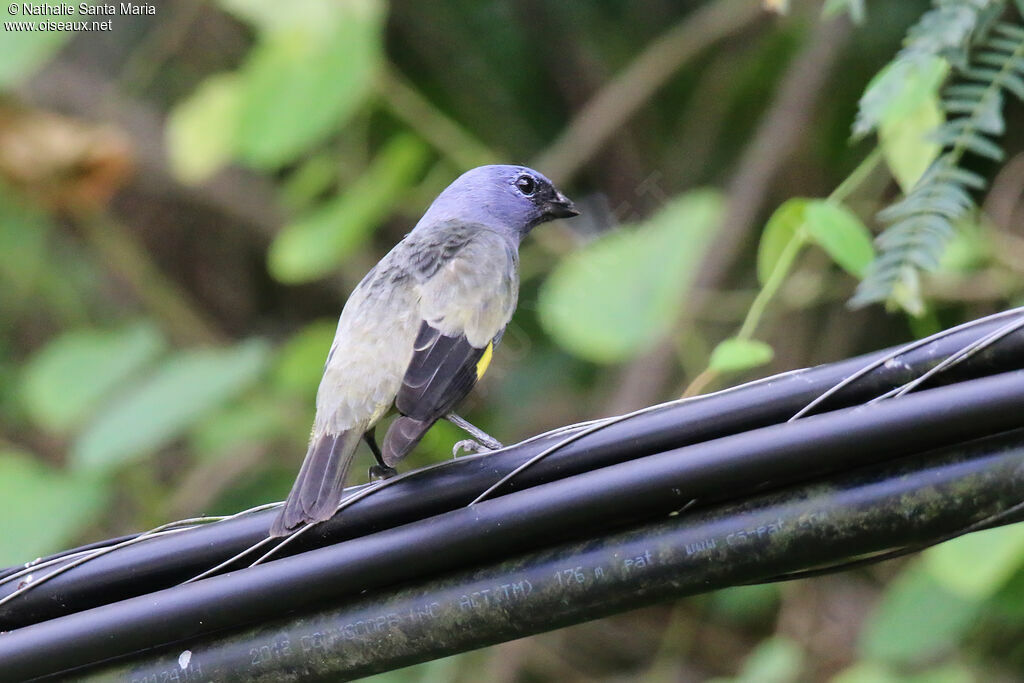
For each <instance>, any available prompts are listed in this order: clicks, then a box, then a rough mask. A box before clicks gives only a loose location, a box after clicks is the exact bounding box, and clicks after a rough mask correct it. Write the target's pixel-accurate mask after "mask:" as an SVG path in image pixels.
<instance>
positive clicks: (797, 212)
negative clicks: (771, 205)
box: [757, 197, 810, 286]
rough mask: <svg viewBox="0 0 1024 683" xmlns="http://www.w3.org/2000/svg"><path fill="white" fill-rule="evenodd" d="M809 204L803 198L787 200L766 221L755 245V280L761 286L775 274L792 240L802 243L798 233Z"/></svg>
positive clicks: (801, 237)
mask: <svg viewBox="0 0 1024 683" xmlns="http://www.w3.org/2000/svg"><path fill="white" fill-rule="evenodd" d="M809 202H810V200H809V199H804V198H803V197H796V198H794V199H788V200H786V202H784V203H783V204H782V205H781V206H779V208H777V209H775V212H774V213H772V216H771V218H769V219H768V223H767V224H766V225H765V227H764V231H763V232H762V233H761V240H760V242H758V244H757V279H758V280H759V281H760V283H761V285H762V286H763V285H765V284H766V283H767V282H768V279H769V278H770V277H771V276H772V273H774V272H775V269H776V268H777V267H778V265H779V260H780V259H781V258H782V255H783V253H785V251H786V250H787V249H791V248H792V247H790V244H791V243H792V242H793V241H794V240H796V241H799V242H800V243H802V242H803V239H804V237H803V236H802V235H800V234H799V231H800V229H801V227H802V226H803V224H804V213H805V212H806V210H807V204H808V203H809Z"/></svg>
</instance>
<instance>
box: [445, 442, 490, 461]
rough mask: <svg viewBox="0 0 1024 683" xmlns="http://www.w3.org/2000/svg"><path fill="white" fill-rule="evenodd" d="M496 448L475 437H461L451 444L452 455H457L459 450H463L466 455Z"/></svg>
mask: <svg viewBox="0 0 1024 683" xmlns="http://www.w3.org/2000/svg"><path fill="white" fill-rule="evenodd" d="M499 447H500V446H499ZM496 450H498V449H497V448H491V447H490V446H489V445H485V444H482V443H480V442H479V441H477V440H475V439H463V440H462V441H459V442H458V443H456V444H455V445H454V446H452V457H453V458H457V457H459V455H460V451H465V454H466V455H475V454H477V453H490V452H492V451H496Z"/></svg>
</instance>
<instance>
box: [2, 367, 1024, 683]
mask: <svg viewBox="0 0 1024 683" xmlns="http://www.w3.org/2000/svg"><path fill="white" fill-rule="evenodd" d="M1022 415H1024V371H1015V372H1009V373H1003V374H1000V375H996V376H993V377H987V378H982V379H977V380H971V381H968V382H961V383H959V384H957V385H955V386H950V387H940V388H936V389H931V390H928V391H923V392H921V393H919V394H912V395H909V396H906V397H904V398H901V399H900V400H898V401H892V402H890V403H887V404H883V405H877V406H861V407H857V408H850V409H844V410H840V411H835V412H832V413H828V414H824V415H818V416H815V417H811V418H807V419H803V420H799V421H797V422H794V423H790V424H780V425H773V426H769V427H765V428H762V429H758V430H753V431H749V432H743V433H740V434H735V435H732V436H728V437H724V438H721V439H716V440H713V441H709V442H705V443H701V444H695V445H693V446H689V447H684V448H680V449H674V450H671V451H666V452H663V453H658V454H655V455H649V456H646V457H644V458H639V459H636V460H631V461H628V462H624V463H619V464H616V465H610V466H608V467H603V468H600V469H597V470H593V471H590V472H584V473H582V474H578V475H575V476H571V477H566V478H564V479H560V480H557V481H553V482H550V483H547V484H542V485H539V486H535V487H533V488H530V489H526V490H523V491H518V492H515V493H513V494H509V495H505V496H502V497H499V498H496V499H493V500H487V501H484V502H483V503H480V504H478V505H474V506H471V507H464V508H459V509H456V510H452V511H450V512H447V513H444V514H442V515H438V516H435V517H431V518H427V519H423V520H420V521H417V522H413V523H410V524H406V525H403V526H399V527H395V528H390V529H385V530H383V531H380V532H377V533H373V534H370V535H367V536H363V537H360V538H355V539H352V540H349V541H348V542H346V543H342V544H336V545H332V546H328V547H325V548H319V549H315V550H310V551H307V552H305V553H302V554H301V556H293V557H287V558H284V559H280V560H275V561H273V562H269V563H267V564H264V565H260V566H257V567H254V568H250V569H245V570H242V571H236V572H232V573H229V574H226V575H222V576H215V577H212V578H209V579H205V580H203V581H199V582H196V583H192V584H188V585H184V586H177V587H174V588H169V589H165V590H162V591H157V592H154V593H150V594H147V595H145V596H140V597H135V598H130V599H127V600H123V601H121V602H117V603H114V604H108V605H103V606H100V607H96V608H94V609H91V610H87V611H85V612H81V613H78V614H71V615H69V616H65V617H61V618H57V619H53V620H50V621H45V622H42V623H38V624H34V625H31V626H25V627H23V628H19V629H16V630H13V631H11V632H9V633H7V634H5V635H4V636H3V637H0V671H16V672H19V675H20V676H21V677H29V676H36V675H41V674H42V673H45V672H49V671H54V670H60V669H66V668H73V667H77V666H83V665H86V664H89V663H94V662H97V661H101V660H104V659H107V658H110V657H117V656H122V655H126V654H129V653H132V652H138V651H142V650H145V649H148V648H150V647H153V646H154V645H157V644H161V643H170V642H175V641H178V640H181V639H183V638H194V637H200V636H203V635H204V634H209V633H211V632H213V631H217V630H220V629H231V628H238V627H240V626H243V625H245V624H251V623H256V622H260V621H264V620H267V619H270V618H274V617H276V616H279V615H281V614H283V613H287V612H290V611H295V610H303V609H310V608H313V607H315V606H317V605H320V604H323V603H324V602H325V601H331V600H340V599H343V598H346V597H348V598H351V597H355V596H358V595H359V594H360V593H361V592H363V591H367V590H373V589H377V588H381V587H385V586H389V585H394V584H397V583H400V582H403V581H410V580H414V579H418V578H422V577H424V576H429V575H435V574H439V573H442V572H446V571H453V570H456V569H459V568H463V567H467V566H473V565H475V564H478V563H481V562H492V561H495V560H499V559H502V558H505V557H508V556H509V555H511V554H512V553H517V552H525V551H529V550H532V549H536V548H537V547H539V546H544V545H548V544H550V543H552V542H554V541H556V540H558V539H566V538H572V537H580V536H581V535H584V534H592V533H596V532H600V533H607V532H608V531H609V530H610V529H613V528H615V527H617V526H621V525H624V524H629V523H636V522H638V521H641V520H643V519H650V518H651V517H655V516H660V515H664V514H666V513H668V512H670V511H672V510H678V509H680V508H682V507H683V506H684V505H686V504H687V502H688V501H690V500H691V499H694V498H698V499H708V498H714V497H719V498H722V497H737V496H738V495H739V494H740V492H746V493H749V492H750V490H751V489H753V488H758V487H766V486H769V485H775V486H778V485H780V484H782V483H788V482H794V481H805V480H808V479H812V478H814V477H817V476H820V475H822V474H823V473H825V472H843V471H849V470H851V469H852V468H855V467H860V466H863V465H867V464H870V463H877V462H880V461H884V460H887V459H893V458H896V457H901V456H905V455H908V454H911V453H915V452H921V451H924V450H926V449H930V448H936V447H939V446H942V445H947V444H950V443H956V442H960V441H963V440H965V439H969V438H974V437H980V436H985V435H990V434H994V433H999V432H1001V431H1006V430H1009V429H1012V428H1016V427H1020V426H1022V423H1024V418H1022ZM370 499H372V497H371V498H368V499H367V500H370ZM355 509H357V508H355V507H354V508H352V510H355ZM187 533H190V532H182V533H181V534H178V535H185V534H187ZM775 573H778V572H775Z"/></svg>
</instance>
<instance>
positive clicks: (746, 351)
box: [708, 337, 775, 372]
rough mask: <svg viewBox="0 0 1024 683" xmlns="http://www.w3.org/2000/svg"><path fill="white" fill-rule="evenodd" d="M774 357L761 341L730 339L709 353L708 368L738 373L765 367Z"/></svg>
mask: <svg viewBox="0 0 1024 683" xmlns="http://www.w3.org/2000/svg"><path fill="white" fill-rule="evenodd" d="M774 355H775V352H774V351H772V347H770V346H769V345H768V344H765V343H764V342H762V341H757V340H756V339H739V338H737V337H730V338H729V339H724V340H722V341H721V342H719V343H718V346H716V347H715V350H714V351H712V352H711V360H710V361H708V367H709V368H710V369H712V370H714V371H716V372H740V371H742V370H750V369H752V368H756V367H758V366H761V365H766V364H768V363H770V362H771V360H772V357H773V356H774Z"/></svg>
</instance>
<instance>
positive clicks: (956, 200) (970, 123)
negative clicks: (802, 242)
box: [850, 0, 1024, 315]
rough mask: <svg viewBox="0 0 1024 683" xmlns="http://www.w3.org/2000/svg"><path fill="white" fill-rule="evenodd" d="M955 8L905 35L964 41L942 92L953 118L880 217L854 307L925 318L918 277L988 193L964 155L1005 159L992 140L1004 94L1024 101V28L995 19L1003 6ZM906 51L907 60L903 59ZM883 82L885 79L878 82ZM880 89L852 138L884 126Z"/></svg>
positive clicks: (914, 53) (931, 15)
mask: <svg viewBox="0 0 1024 683" xmlns="http://www.w3.org/2000/svg"><path fill="white" fill-rule="evenodd" d="M1018 4H1024V3H1020V2H1018ZM953 5H954V4H953V3H949V2H941V3H940V7H938V8H936V9H935V10H932V11H931V12H928V13H927V14H926V15H925V17H924V18H922V20H921V22H919V24H918V25H917V26H915V27H914V28H913V29H911V32H910V34H909V37H908V41H911V43H910V45H912V46H913V45H921V44H923V45H927V46H930V47H931V48H934V47H935V46H936V45H940V44H944V45H946V47H947V48H952V47H954V46H955V43H960V44H962V45H961V47H962V48H963V50H965V51H966V52H957V51H954V52H948V53H947V55H948V58H949V59H950V62H951V64H952V66H953V68H954V73H955V78H954V80H953V82H952V83H951V84H950V85H948V86H946V87H945V88H944V89H943V90H942V95H943V99H942V101H941V109H942V110H943V111H944V112H945V114H946V115H947V116H950V115H951V116H952V118H950V120H948V121H946V122H945V123H942V124H941V125H940V126H939V127H938V129H937V130H936V131H934V132H933V134H932V136H931V137H932V139H933V140H934V141H935V142H936V143H937V144H938V145H939V146H940V148H941V150H942V151H941V153H940V154H939V156H938V158H937V159H935V160H934V162H932V164H931V166H930V167H929V168H928V170H927V171H926V172H925V173H924V174H923V175H922V176H921V177H920V179H919V180H917V182H916V183H914V184H913V186H912V188H911V189H910V191H909V192H908V193H907V195H906V197H905V198H903V199H902V200H900V201H898V202H896V203H895V204H893V205H891V206H889V207H888V208H886V209H885V210H883V211H881V212H880V213H879V214H878V218H879V220H880V221H882V222H883V223H885V224H887V225H888V227H887V228H886V230H885V231H884V232H883V233H882V235H881V236H880V237H879V238H878V241H877V244H878V247H879V255H878V257H877V258H876V259H875V261H874V262H873V263H872V264H871V267H870V268H869V270H868V273H867V275H866V277H865V278H864V280H863V281H862V282H861V283H860V285H859V286H858V288H857V292H856V294H855V295H854V297H853V298H852V299H851V301H850V305H851V306H854V307H858V306H864V305H867V304H871V303H876V302H883V301H884V302H887V303H888V304H889V305H890V306H897V307H900V308H903V309H904V310H906V311H908V312H909V313H911V314H914V315H920V314H921V313H923V311H924V304H923V301H922V299H921V292H920V289H921V288H920V274H921V273H922V272H929V271H933V270H935V269H937V268H938V266H939V260H940V258H941V256H942V254H943V251H944V250H945V247H946V245H947V244H948V243H949V241H950V240H951V239H952V237H953V236H954V234H955V224H956V222H957V221H958V220H960V219H962V218H963V217H964V216H966V215H967V214H968V213H970V212H971V211H972V210H973V209H974V208H975V203H974V199H973V198H972V196H971V191H972V190H982V189H984V187H985V179H984V178H982V177H981V176H980V175H978V174H977V173H975V172H973V171H969V170H967V169H965V168H962V167H961V165H960V164H961V162H962V161H963V158H964V155H965V154H966V153H967V152H970V153H972V154H975V155H978V156H981V157H984V158H987V159H991V160H993V161H997V162H998V161H1002V159H1003V151H1002V149H1001V148H1000V147H999V145H998V144H997V143H996V142H995V141H994V140H993V139H992V138H994V137H998V136H1000V135H1002V133H1003V132H1004V130H1005V121H1004V118H1003V100H1004V98H1003V92H1004V91H1007V92H1009V93H1012V94H1014V95H1016V96H1017V97H1018V98H1019V99H1021V100H1024V28H1022V27H1020V26H1018V25H1016V24H1012V23H1009V22H1007V21H1001V22H998V23H996V22H993V21H992V20H991V16H990V15H992V12H993V11H994V10H1001V9H1002V8H1003V5H1002V3H991V2H989V3H983V2H981V1H980V0H972V2H969V3H958V4H956V6H953ZM944 31H945V33H944ZM933 34H935V35H938V36H940V37H941V36H943V35H946V36H948V35H952V34H955V35H956V36H957V37H958V40H957V41H949V40H947V41H946V42H945V43H941V42H940V41H938V40H936V39H930V40H925V38H926V37H927V36H931V35H933ZM908 50H909V55H905V54H904V53H907V52H908ZM938 52H939V51H936V50H934V49H928V50H926V49H924V48H916V49H914V50H911V49H910V47H909V46H908V48H905V49H904V53H901V56H900V57H898V58H897V60H896V61H895V62H894V63H893V65H890V66H891V67H899V65H900V64H907V63H910V62H908V60H913V59H918V58H919V57H920V56H921V55H928V54H938ZM895 70H898V68H896V69H893V70H892V71H895ZM892 71H890V72H889V73H891V72H892ZM883 73H885V72H883ZM885 80H886V78H885V76H884V75H883V77H882V78H881V79H879V83H882V82H884V81H885ZM877 88H878V83H876V84H875V85H874V86H872V87H869V89H868V92H867V93H866V94H865V96H864V98H863V99H862V102H861V115H860V117H859V118H858V122H857V125H856V126H855V132H865V131H867V130H871V129H872V127H874V126H876V125H881V123H882V122H883V119H884V116H885V112H884V111H882V109H879V107H877V106H876V105H877V104H878V102H877V100H878V99H879V95H878V94H877V93H876V94H875V96H874V97H872V96H871V95H872V91H873V90H875V89H877ZM865 102H867V105H866V104H865ZM880 112H881V113H880Z"/></svg>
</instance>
